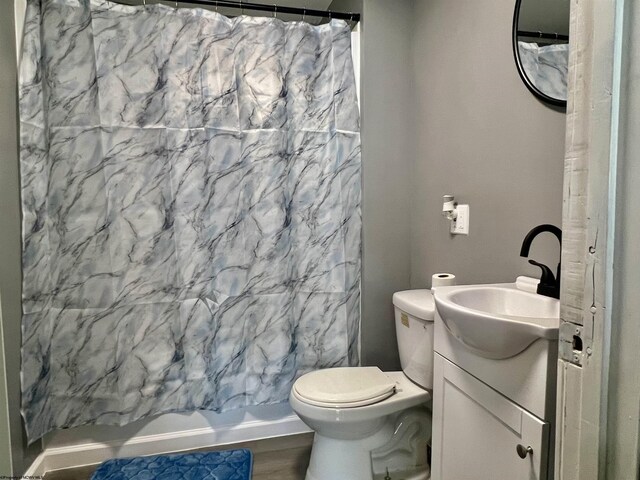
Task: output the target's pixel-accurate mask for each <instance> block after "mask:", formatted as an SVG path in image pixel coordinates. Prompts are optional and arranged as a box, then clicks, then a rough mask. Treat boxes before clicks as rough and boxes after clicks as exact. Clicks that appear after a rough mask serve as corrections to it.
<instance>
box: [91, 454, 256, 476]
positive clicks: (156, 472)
mask: <svg viewBox="0 0 640 480" xmlns="http://www.w3.org/2000/svg"><path fill="white" fill-rule="evenodd" d="M251 467H252V456H251V452H250V451H249V450H244V449H240V450H226V451H222V452H203V453H178V454H171V455H154V456H152V457H132V458H116V459H113V460H107V461H106V462H104V463H103V464H102V465H100V467H98V469H97V470H96V471H95V473H94V474H93V476H92V477H91V480H250V479H251Z"/></svg>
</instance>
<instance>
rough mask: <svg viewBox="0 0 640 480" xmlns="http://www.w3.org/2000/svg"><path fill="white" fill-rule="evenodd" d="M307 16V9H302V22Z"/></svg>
mask: <svg viewBox="0 0 640 480" xmlns="http://www.w3.org/2000/svg"><path fill="white" fill-rule="evenodd" d="M306 16H307V9H306V8H303V9H302V21H303V22H304V19H305V17H306Z"/></svg>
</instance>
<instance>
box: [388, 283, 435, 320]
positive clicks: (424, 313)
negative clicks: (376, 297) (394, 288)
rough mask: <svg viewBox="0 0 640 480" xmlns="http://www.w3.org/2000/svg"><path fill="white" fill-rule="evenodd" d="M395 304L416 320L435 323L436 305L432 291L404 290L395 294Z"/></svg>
mask: <svg viewBox="0 0 640 480" xmlns="http://www.w3.org/2000/svg"><path fill="white" fill-rule="evenodd" d="M393 304H394V305H395V306H396V307H398V308H399V309H400V310H402V311H403V312H406V313H408V314H409V315H412V316H414V317H416V318H419V319H421V320H425V321H427V322H433V318H434V316H435V313H436V304H435V302H434V300H433V294H432V293H431V290H428V289H421V290H404V291H402V292H396V293H394V294H393Z"/></svg>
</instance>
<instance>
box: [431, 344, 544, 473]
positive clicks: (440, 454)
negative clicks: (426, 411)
mask: <svg viewBox="0 0 640 480" xmlns="http://www.w3.org/2000/svg"><path fill="white" fill-rule="evenodd" d="M518 445H520V447H518ZM528 447H530V450H527V449H528ZM548 449H549V424H548V423H545V422H543V421H541V420H539V419H538V418H537V417H535V416H534V415H532V414H530V413H529V412H527V411H526V410H523V409H522V408H521V407H519V406H518V405H516V404H515V403H513V402H511V401H510V400H508V399H507V398H506V397H504V396H502V395H501V394H499V393H498V392H496V391H495V390H493V389H492V388H490V387H489V386H487V385H486V384H484V383H482V382H481V381H479V380H478V379H476V378H475V377H473V376H471V375H469V374H468V373H467V372H465V371H464V370H462V369H461V368H459V367H457V366H456V365H454V364H453V363H451V362H449V361H448V360H446V359H445V358H443V357H442V356H440V355H438V354H436V355H435V362H434V386H433V439H432V450H433V457H432V458H433V459H432V477H431V478H432V479H433V480H538V479H540V480H546V478H547V461H548ZM521 456H524V458H521Z"/></svg>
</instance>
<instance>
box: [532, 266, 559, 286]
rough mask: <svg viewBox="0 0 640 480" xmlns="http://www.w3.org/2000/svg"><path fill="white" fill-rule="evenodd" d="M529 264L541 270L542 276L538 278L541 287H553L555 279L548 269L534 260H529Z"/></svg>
mask: <svg viewBox="0 0 640 480" xmlns="http://www.w3.org/2000/svg"><path fill="white" fill-rule="evenodd" d="M529 263H530V264H531V265H535V266H536V267H540V268H541V269H542V276H541V277H540V284H541V285H553V284H554V283H555V282H556V277H555V275H554V274H553V272H552V271H551V269H550V268H549V267H547V266H546V265H544V264H543V263H539V262H536V261H535V260H529Z"/></svg>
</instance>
